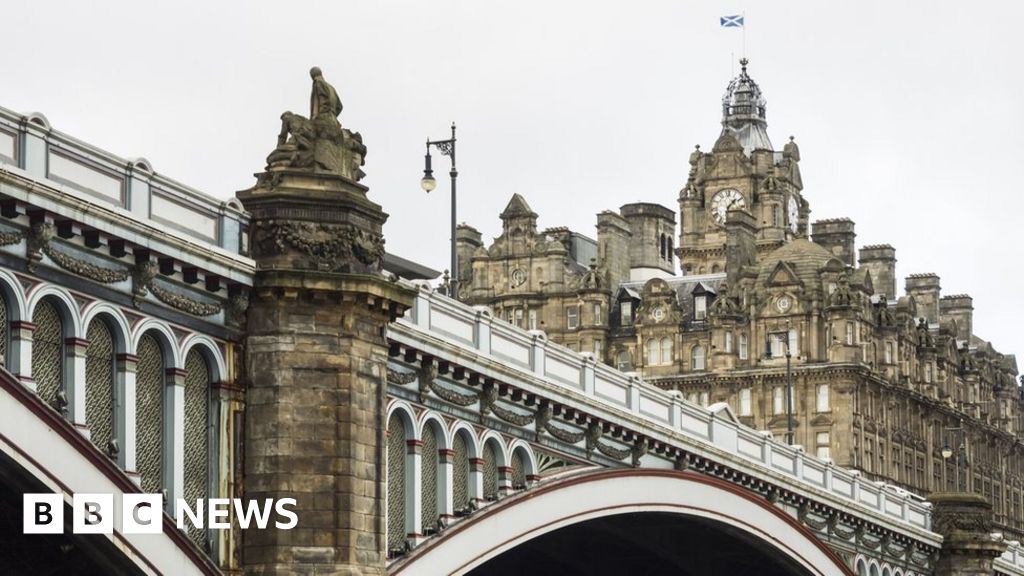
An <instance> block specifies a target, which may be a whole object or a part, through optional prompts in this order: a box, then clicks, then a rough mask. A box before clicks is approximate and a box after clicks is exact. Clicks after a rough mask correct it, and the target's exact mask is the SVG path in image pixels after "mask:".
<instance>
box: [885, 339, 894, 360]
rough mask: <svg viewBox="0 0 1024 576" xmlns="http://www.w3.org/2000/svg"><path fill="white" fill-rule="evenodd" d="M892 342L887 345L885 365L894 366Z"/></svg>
mask: <svg viewBox="0 0 1024 576" xmlns="http://www.w3.org/2000/svg"><path fill="white" fill-rule="evenodd" d="M892 357H893V354H892V342H886V343H885V363H886V364H892Z"/></svg>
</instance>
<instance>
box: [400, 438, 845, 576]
mask: <svg viewBox="0 0 1024 576" xmlns="http://www.w3.org/2000/svg"><path fill="white" fill-rule="evenodd" d="M485 449H486V448H485ZM510 459H511V457H510ZM497 526H500V530H496V529H495V527H497ZM388 573H389V574H392V575H393V576H399V575H405V574H497V575H502V574H524V573H529V574H558V575H564V574H620V573H621V574H680V575H683V576H711V575H718V574H730V575H735V576H853V575H854V572H853V571H852V570H851V568H850V566H848V565H847V564H846V563H845V562H844V561H843V559H842V558H840V557H839V556H838V555H837V554H836V553H835V552H834V551H832V550H831V549H830V548H829V547H828V546H827V545H825V544H824V543H822V542H821V541H820V540H819V539H818V538H816V537H815V536H814V534H812V533H811V532H810V531H809V530H808V529H807V528H806V527H804V526H802V525H801V524H800V523H799V522H798V521H796V520H795V519H793V518H792V517H790V516H789V515H787V514H786V513H785V512H783V511H781V510H779V509H778V508H776V507H774V506H772V505H771V504H770V503H768V502H766V501H765V500H764V498H763V497H762V496H760V495H758V494H754V493H752V492H749V491H747V490H744V489H742V488H739V487H737V486H736V485H735V484H732V483H729V482H727V481H725V480H720V479H717V478H711V477H707V476H704V475H700V474H695V473H691V472H677V471H671V470H654V469H643V468H640V469H603V470H597V471H590V472H582V473H577V474H571V475H567V476H564V477H561V478H559V479H554V480H551V481H549V482H545V483H542V484H539V485H537V486H535V487H533V488H531V489H530V490H529V491H526V492H522V493H519V494H513V495H511V496H509V497H507V498H504V499H502V500H501V501H499V502H497V503H494V504H492V505H490V506H487V507H485V508H483V509H482V510H480V511H478V512H477V513H475V514H474V515H473V516H470V517H469V518H467V519H465V520H463V521H462V522H459V523H456V524H454V525H452V526H450V527H449V528H448V529H447V530H445V531H444V532H442V533H441V534H439V535H438V536H437V537H435V538H432V539H430V540H429V541H427V542H426V543H424V544H423V545H421V546H419V547H417V548H416V549H414V550H413V551H411V552H410V553H409V554H407V555H406V556H404V557H403V558H402V559H401V560H398V561H397V562H395V563H393V564H391V565H390V566H389V567H388Z"/></svg>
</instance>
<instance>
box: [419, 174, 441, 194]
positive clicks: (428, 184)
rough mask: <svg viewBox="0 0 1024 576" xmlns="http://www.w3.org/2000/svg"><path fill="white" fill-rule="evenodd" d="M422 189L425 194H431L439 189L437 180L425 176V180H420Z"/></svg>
mask: <svg viewBox="0 0 1024 576" xmlns="http://www.w3.org/2000/svg"><path fill="white" fill-rule="evenodd" d="M420 187H421V188H423V190H424V191H425V192H430V191H431V190H433V189H434V188H437V180H434V177H433V176H430V175H427V176H424V177H423V179H422V180H420Z"/></svg>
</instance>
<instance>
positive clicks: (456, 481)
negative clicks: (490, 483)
mask: <svg viewBox="0 0 1024 576" xmlns="http://www.w3.org/2000/svg"><path fill="white" fill-rule="evenodd" d="M471 445H472V440H471V439H470V438H469V433H468V432H467V431H465V430H459V431H458V432H456V433H455V434H454V436H453V438H452V510H454V511H455V514H456V515H460V514H464V513H467V512H469V503H470V492H469V472H470V468H469V447H470V446H471Z"/></svg>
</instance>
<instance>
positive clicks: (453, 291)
mask: <svg viewBox="0 0 1024 576" xmlns="http://www.w3.org/2000/svg"><path fill="white" fill-rule="evenodd" d="M431 146H433V147H435V148H437V151H438V152H440V153H441V155H442V156H447V157H449V158H451V160H452V169H451V171H450V172H448V175H449V176H451V178H452V230H451V233H452V237H451V252H452V254H451V257H452V262H451V268H450V279H449V280H448V295H449V296H450V297H452V298H454V299H455V300H458V299H459V261H458V256H457V255H456V253H455V198H456V196H455V179H456V178H458V176H459V172H458V171H457V170H456V169H455V123H454V122H452V137H451V138H449V139H448V140H430V139H427V155H426V156H425V158H424V161H425V165H424V168H423V179H422V180H420V187H422V188H423V190H424V191H426V192H427V193H428V194H429V193H430V191H431V190H433V189H434V188H436V187H437V180H435V179H434V171H433V169H431V167H430V147H431Z"/></svg>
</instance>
